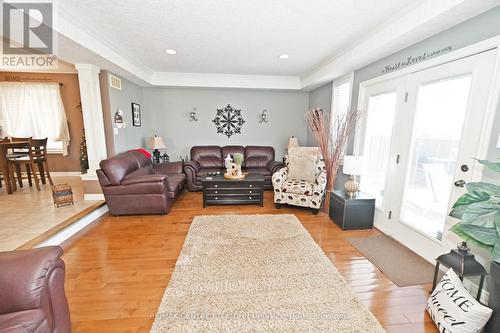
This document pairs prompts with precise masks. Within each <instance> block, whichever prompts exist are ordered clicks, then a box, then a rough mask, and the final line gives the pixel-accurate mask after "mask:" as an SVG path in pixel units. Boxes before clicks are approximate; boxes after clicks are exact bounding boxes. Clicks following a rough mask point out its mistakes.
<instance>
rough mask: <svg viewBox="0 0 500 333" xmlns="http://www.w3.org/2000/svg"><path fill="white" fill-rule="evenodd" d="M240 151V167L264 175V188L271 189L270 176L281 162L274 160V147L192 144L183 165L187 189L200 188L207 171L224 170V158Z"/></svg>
mask: <svg viewBox="0 0 500 333" xmlns="http://www.w3.org/2000/svg"><path fill="white" fill-rule="evenodd" d="M236 153H241V154H243V156H244V159H243V164H242V168H243V171H245V172H249V173H259V174H262V175H264V178H265V183H264V188H266V189H272V188H273V185H272V183H271V177H272V175H273V173H274V172H276V171H278V170H279V169H280V168H281V167H282V166H283V164H282V163H281V162H276V161H275V160H274V148H273V147H269V146H246V147H243V146H224V147H220V146H194V147H192V148H191V160H190V161H189V162H187V163H186V164H185V165H184V173H185V174H186V177H187V187H188V190H189V191H200V190H202V184H201V179H202V178H203V177H205V176H206V175H207V174H208V173H209V172H218V171H220V172H224V170H225V169H224V158H225V157H226V156H227V155H231V157H232V156H233V155H234V154H236Z"/></svg>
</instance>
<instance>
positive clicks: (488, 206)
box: [462, 200, 500, 229]
mask: <svg viewBox="0 0 500 333" xmlns="http://www.w3.org/2000/svg"><path fill="white" fill-rule="evenodd" d="M499 211H500V203H497V202H494V201H491V200H489V201H485V202H477V203H474V204H471V205H469V206H468V207H467V209H466V210H465V211H464V213H463V214H462V222H463V223H464V224H473V225H475V226H478V227H485V228H491V229H495V228H496V226H495V219H496V217H497V214H498V212H499Z"/></svg>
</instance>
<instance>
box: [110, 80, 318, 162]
mask: <svg viewBox="0 0 500 333" xmlns="http://www.w3.org/2000/svg"><path fill="white" fill-rule="evenodd" d="M109 92H110V96H109V99H110V105H111V107H110V113H111V114H110V116H113V115H114V113H115V112H116V110H117V109H118V108H120V109H122V110H123V112H124V115H125V121H126V122H127V128H125V129H119V130H118V135H115V136H114V146H115V151H116V153H117V154H118V153H120V152H123V151H125V150H128V149H132V148H137V147H145V140H146V139H147V138H148V137H150V136H151V135H153V134H158V135H160V136H162V137H163V139H164V141H165V143H166V145H167V146H168V149H167V150H166V152H167V153H168V154H169V155H170V157H171V160H179V158H180V156H186V155H189V149H190V148H191V147H192V146H194V145H211V144H213V145H271V146H273V147H274V148H275V149H276V157H277V159H281V157H282V156H283V155H284V153H285V148H286V145H287V142H288V138H289V137H290V136H292V135H293V136H295V137H297V138H298V139H299V141H300V142H301V143H304V142H306V136H307V134H306V125H305V120H304V113H305V112H306V110H307V108H308V100H309V94H308V93H306V92H279V91H256V90H236V89H188V88H186V89H183V88H142V87H139V86H137V85H135V84H134V83H132V82H129V81H127V80H125V79H122V90H121V91H119V90H116V89H113V88H110V89H109ZM131 102H136V103H139V104H141V106H142V127H133V126H132V115H131V106H130V103H131ZM227 104H231V106H233V107H235V108H237V109H241V110H242V115H243V119H244V120H245V121H246V122H245V124H243V127H242V133H241V134H235V135H233V136H231V138H227V137H226V136H224V135H222V134H217V133H216V128H215V125H214V124H213V123H212V119H213V118H214V116H215V113H216V109H217V108H222V107H225V106H226V105H227ZM193 108H197V109H198V110H197V117H198V119H199V120H198V121H197V122H191V121H188V115H189V112H191V111H192V110H193ZM264 109H266V110H267V111H268V112H267V113H268V119H269V122H268V123H259V115H260V113H261V112H262V110H264Z"/></svg>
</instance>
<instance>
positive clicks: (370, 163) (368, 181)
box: [360, 91, 398, 208]
mask: <svg viewBox="0 0 500 333" xmlns="http://www.w3.org/2000/svg"><path fill="white" fill-rule="evenodd" d="M397 97H398V93H397V91H391V92H385V93H381V94H378V95H372V96H369V98H368V107H367V115H366V117H367V119H366V125H365V126H366V127H365V136H364V144H363V153H362V155H363V159H364V163H363V164H364V170H363V173H362V176H361V180H360V186H361V188H362V189H363V192H366V193H368V194H370V195H372V196H373V197H375V199H376V205H377V208H381V207H382V204H383V200H384V188H385V184H386V179H387V171H388V163H389V153H390V148H391V137H392V128H393V125H394V115H395V112H396V102H397Z"/></svg>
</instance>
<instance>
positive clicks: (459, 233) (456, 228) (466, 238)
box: [450, 223, 491, 250]
mask: <svg viewBox="0 0 500 333" xmlns="http://www.w3.org/2000/svg"><path fill="white" fill-rule="evenodd" d="M463 226H464V224H463V223H457V224H455V225H454V226H453V227H451V229H450V231H452V232H453V233H455V234H456V235H457V236H458V237H460V238H462V239H463V240H464V241H467V242H468V243H471V244H474V245H476V246H478V247H481V248H485V249H488V250H491V245H488V244H484V243H481V242H480V241H478V240H476V239H475V238H474V237H472V236H469V234H467V233H466V232H464V230H463Z"/></svg>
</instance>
